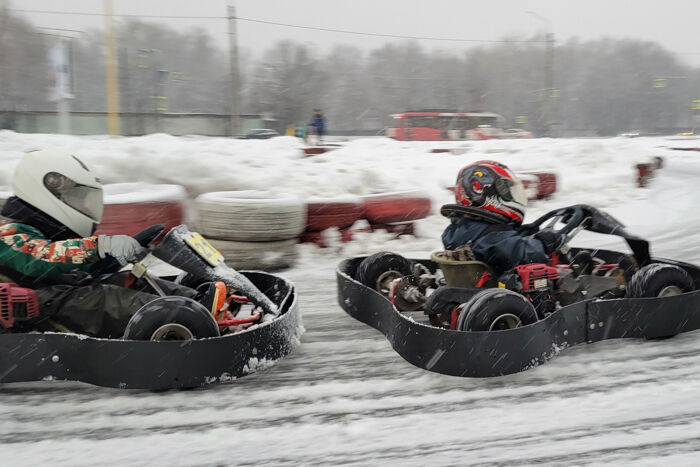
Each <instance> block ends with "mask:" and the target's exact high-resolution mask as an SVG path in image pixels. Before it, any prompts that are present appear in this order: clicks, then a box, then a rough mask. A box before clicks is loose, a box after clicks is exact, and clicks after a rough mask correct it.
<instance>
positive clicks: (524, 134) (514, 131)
mask: <svg viewBox="0 0 700 467" xmlns="http://www.w3.org/2000/svg"><path fill="white" fill-rule="evenodd" d="M503 137H504V138H532V132H531V131H527V130H523V129H522V128H509V129H507V130H504V131H503Z"/></svg>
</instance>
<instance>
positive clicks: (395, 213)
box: [363, 191, 432, 225]
mask: <svg viewBox="0 0 700 467" xmlns="http://www.w3.org/2000/svg"><path fill="white" fill-rule="evenodd" d="M363 198H364V207H365V219H367V220H368V221H369V223H370V224H375V225H376V224H395V223H401V222H409V221H414V220H418V219H423V218H424V217H427V216H428V215H429V214H430V208H431V205H432V203H431V201H430V198H428V197H427V196H425V194H423V193H421V192H419V191H397V192H392V193H379V194H375V195H367V196H364V197H363Z"/></svg>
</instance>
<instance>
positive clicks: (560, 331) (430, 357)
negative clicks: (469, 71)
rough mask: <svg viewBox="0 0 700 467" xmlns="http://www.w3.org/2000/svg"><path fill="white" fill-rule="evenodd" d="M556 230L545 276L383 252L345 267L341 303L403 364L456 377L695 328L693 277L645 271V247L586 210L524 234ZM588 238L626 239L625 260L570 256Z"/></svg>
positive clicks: (697, 301)
mask: <svg viewBox="0 0 700 467" xmlns="http://www.w3.org/2000/svg"><path fill="white" fill-rule="evenodd" d="M562 225H563V226H562ZM560 226H562V227H560ZM556 227H558V230H557V231H558V232H559V234H561V235H560V237H562V238H565V239H566V242H565V243H564V245H563V246H562V247H560V248H559V250H558V251H557V252H555V253H554V254H553V255H552V257H551V261H550V264H526V265H522V266H518V267H516V268H514V269H513V270H510V271H506V272H505V273H503V274H500V275H497V274H495V273H494V271H493V270H492V269H491V268H490V267H489V265H487V264H484V263H482V262H480V261H476V260H475V259H474V258H473V257H470V256H469V251H468V249H467V251H466V252H465V251H443V252H436V253H433V254H432V256H431V260H419V259H414V260H409V259H406V258H404V257H402V256H400V255H397V254H394V253H388V252H382V253H377V254H374V255H372V256H369V257H357V258H352V259H348V260H345V261H343V262H342V263H341V264H340V265H339V268H338V271H337V281H338V290H339V295H338V301H339V303H340V306H341V307H342V308H343V309H344V310H345V311H346V312H347V313H349V314H350V315H351V316H353V317H355V318H356V319H358V320H360V321H362V322H364V323H366V324H369V325H370V326H372V327H374V328H376V329H378V330H379V331H381V332H382V333H383V334H384V335H385V336H386V337H387V339H388V340H389V341H390V342H391V344H392V346H393V347H394V349H395V350H396V351H397V352H398V353H399V354H400V355H401V356H402V357H403V358H405V359H406V360H407V361H409V362H410V363H412V364H414V365H416V366H419V367H421V368H425V369H428V370H431V371H435V372H438V373H444V374H449V375H454V376H475V377H484V376H498V375H505V374H510V373H515V372H518V371H523V370H525V369H528V368H531V367H533V366H536V365H538V364H541V363H544V362H545V361H547V360H548V359H550V358H552V357H553V356H554V355H556V354H557V353H559V352H560V351H561V350H563V349H564V348H567V347H571V346H573V345H577V344H580V343H583V342H596V341H599V340H603V339H613V338H622V337H641V338H661V337H670V336H673V335H676V334H679V333H681V332H687V331H691V330H695V329H698V328H700V291H697V289H698V288H699V287H700V268H698V267H696V266H693V265H691V264H687V263H682V262H679V261H672V260H662V259H652V258H651V257H650V255H649V244H648V242H647V241H646V240H643V239H641V238H639V237H636V236H633V235H630V234H628V233H627V232H626V231H625V230H624V226H623V225H622V224H621V223H620V222H618V221H617V220H615V219H614V218H612V217H611V216H609V215H608V214H606V213H604V212H601V211H599V210H597V209H596V208H594V207H591V206H587V205H575V206H570V207H567V208H562V209H557V210H555V211H552V212H550V213H548V214H545V215H544V216H542V217H541V218H539V219H537V220H536V221H535V222H533V223H532V224H528V225H524V226H523V227H522V230H523V233H524V234H532V233H535V232H537V231H538V230H540V229H545V228H548V229H552V230H554V229H555V228H556ZM583 229H585V230H589V231H592V232H597V233H602V234H609V235H617V236H620V237H622V238H624V239H625V240H626V242H627V244H628V245H629V247H630V249H631V251H632V254H631V255H628V254H625V253H621V252H616V251H609V250H601V249H590V248H589V249H582V248H569V247H568V246H567V244H568V241H570V240H571V239H572V238H573V237H574V236H575V235H576V234H577V233H578V232H580V231H581V230H583Z"/></svg>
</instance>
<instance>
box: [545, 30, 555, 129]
mask: <svg viewBox="0 0 700 467" xmlns="http://www.w3.org/2000/svg"><path fill="white" fill-rule="evenodd" d="M545 40H546V41H547V44H546V47H547V50H546V51H545V61H544V68H545V83H544V88H545V91H544V92H545V97H544V117H543V118H544V135H545V136H551V134H550V131H551V123H552V122H551V119H552V117H551V115H552V98H553V97H554V96H553V93H554V33H553V32H552V31H551V30H550V31H549V32H548V33H547V36H546V39H545Z"/></svg>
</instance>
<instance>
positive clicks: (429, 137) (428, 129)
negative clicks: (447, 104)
mask: <svg viewBox="0 0 700 467" xmlns="http://www.w3.org/2000/svg"><path fill="white" fill-rule="evenodd" d="M390 117H391V118H390V123H389V125H388V127H387V130H386V135H387V136H388V137H390V138H394V139H398V140H401V141H444V140H460V139H491V138H500V137H502V136H503V135H502V134H503V122H504V121H505V119H504V118H503V117H502V116H501V115H499V114H496V113H491V112H435V111H415V112H413V111H412V112H404V113H400V114H393V115H390Z"/></svg>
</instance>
